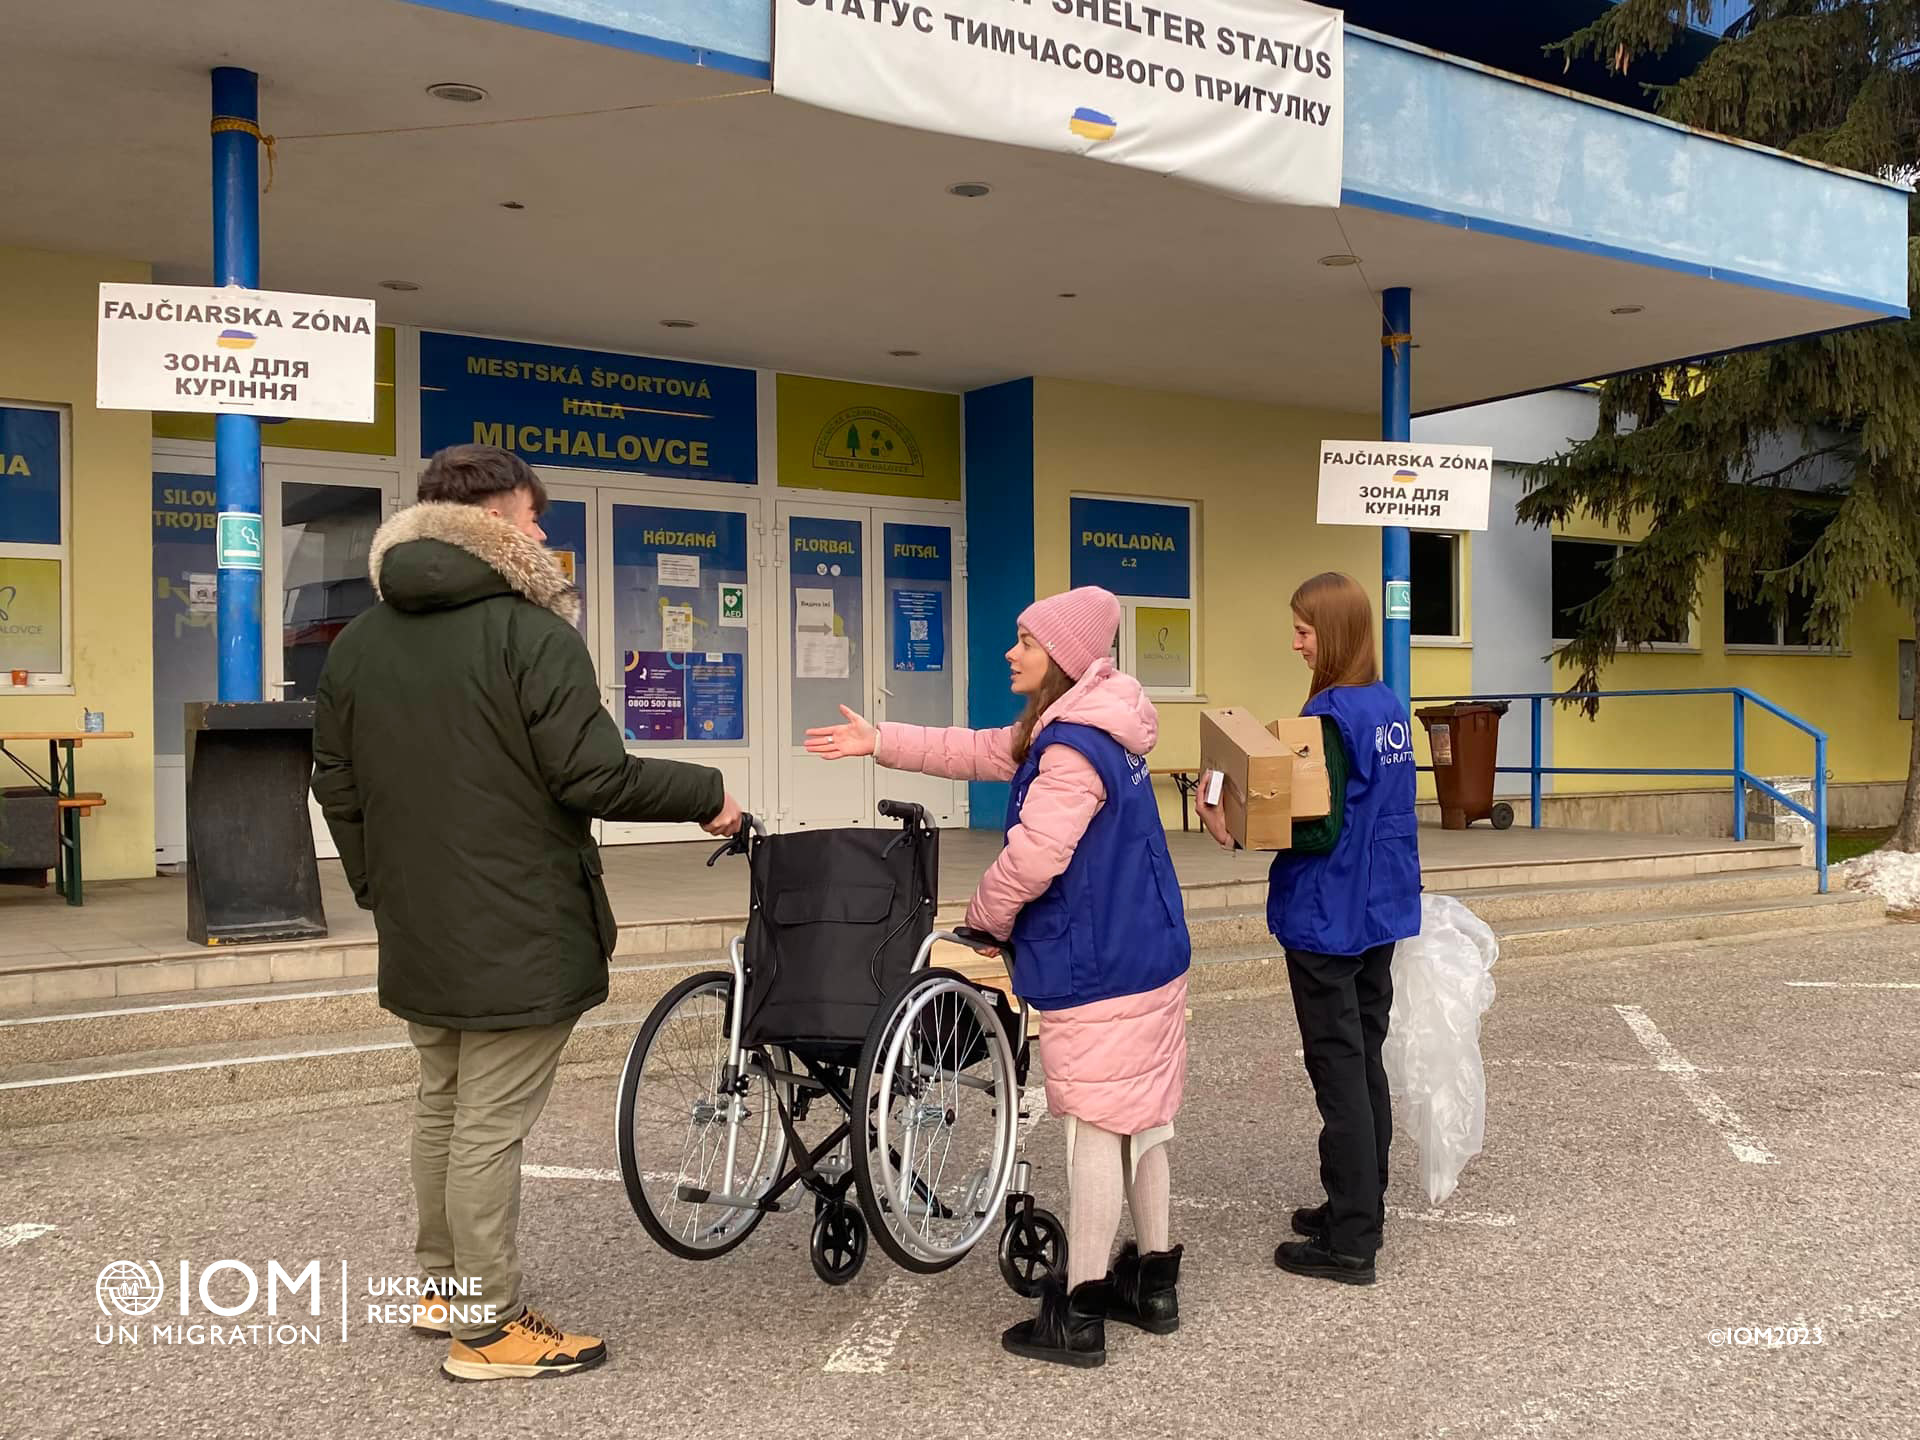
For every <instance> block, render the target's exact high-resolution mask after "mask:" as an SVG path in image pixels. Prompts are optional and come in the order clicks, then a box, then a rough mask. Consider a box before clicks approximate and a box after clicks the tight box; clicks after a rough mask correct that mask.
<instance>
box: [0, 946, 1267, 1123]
mask: <svg viewBox="0 0 1920 1440" xmlns="http://www.w3.org/2000/svg"><path fill="white" fill-rule="evenodd" d="M968 953H970V952H968ZM942 958H943V960H945V959H946V958H948V957H942ZM953 958H955V959H958V957H957V956H956V957H953ZM959 963H960V965H961V966H963V967H964V968H965V969H967V970H968V971H969V972H972V973H974V974H975V975H976V976H977V977H978V978H980V979H981V980H982V981H983V982H990V981H992V980H993V979H994V978H995V977H994V976H993V974H992V972H991V964H990V962H982V961H980V960H979V959H978V958H977V957H975V958H974V959H973V960H971V961H960V962H959ZM703 968H707V967H706V966H705V965H704V964H703V965H697V966H696V965H688V966H684V967H676V968H673V969H671V970H670V969H669V968H668V967H665V966H659V967H650V972H649V973H650V977H651V978H654V979H657V980H659V982H660V983H658V984H655V985H651V986H650V987H649V988H650V993H648V994H647V995H646V997H645V998H644V999H640V1000H633V999H618V1000H614V1001H610V1002H609V1003H608V1004H606V1005H603V1006H600V1007H599V1008H597V1009H595V1010H593V1011H590V1012H589V1013H588V1014H587V1015H586V1016H585V1017H583V1019H582V1020H581V1022H580V1024H579V1025H578V1027H577V1028H576V1029H575V1031H574V1033H573V1036H572V1038H571V1039H570V1040H569V1041H568V1042H567V1049H566V1051H565V1054H564V1056H563V1062H564V1063H566V1064H569V1065H582V1064H594V1063H599V1064H602V1065H606V1064H617V1063H618V1062H619V1061H620V1060H622V1059H623V1058H624V1057H625V1055H626V1052H627V1049H628V1047H629V1046H631V1044H632V1043H633V1038H634V1036H635V1035H636V1034H637V1033H638V1031H639V1029H640V1026H641V1024H642V1023H644V1021H645V1020H646V1017H647V1015H648V1014H649V1013H650V1011H651V1010H652V1008H653V1005H654V1003H655V1001H656V1000H657V999H658V995H659V993H662V992H664V991H665V990H666V989H667V988H668V986H670V985H671V984H673V983H675V982H677V981H678V980H679V979H680V978H682V977H683V976H684V975H686V974H690V973H693V972H694V971H695V970H697V969H703ZM1002 973H1003V974H1004V972H1002ZM1284 973H1285V972H1284V968H1283V966H1282V962H1281V956H1280V952H1279V950H1278V949H1277V947H1275V946H1274V945H1273V944H1272V942H1271V941H1269V942H1268V943H1267V945H1266V946H1265V947H1264V948H1263V949H1257V950H1251V951H1233V950H1215V951H1212V952H1209V953H1207V954H1205V955H1203V956H1201V957H1199V958H1198V963H1196V965H1195V967H1194V969H1193V971H1192V972H1191V979H1190V983H1191V985H1192V987H1193V989H1194V990H1195V991H1196V992H1200V993H1206V992H1209V991H1212V992H1220V991H1230V990H1250V989H1259V988H1267V987H1270V986H1271V985H1273V984H1274V983H1276V981H1275V979H1274V977H1275V976H1278V975H1282V974H1284ZM350 1001H357V1002H359V1003H360V1004H361V1005H362V1007H363V1008H362V1009H361V1010H360V1011H358V1012H355V1013H357V1014H359V1016H360V1018H362V1019H365V1018H367V1017H368V1016H369V1015H371V1016H376V1017H378V1020H377V1021H376V1022H375V1023H370V1024H365V1025H361V1026H358V1027H356V1028H351V1029H336V1030H298V1031H287V1032H284V1033H278V1034H274V1035H268V1036H251V1037H247V1038H240V1039H235V1038H224V1039H203V1040H202V1041H201V1042H200V1043H182V1041H181V1037H182V1036H184V1035H187V1034H191V1033H192V1032H193V1030H194V1028H195V1027H197V1026H199V1025H201V1024H211V1025H214V1026H221V1025H225V1026H229V1027H230V1026H233V1025H235V1024H236V1023H239V1022H240V1021H241V1020H244V1019H245V1018H246V1017H247V1012H248V1011H249V1010H251V1011H252V1012H253V1015H254V1018H255V1019H257V1020H259V1021H260V1023H269V1024H271V1023H280V1022H281V1017H282V1016H283V1015H296V1016H305V1017H309V1018H311V1017H314V1016H316V1015H318V1014H322V1013H325V1012H324V1011H321V1010H317V1009H316V1008H314V1007H315V1006H316V1005H318V1004H320V1003H322V1002H332V1003H340V1004H345V1003H348V1002H350ZM209 1017H211V1018H209ZM262 1017H264V1018H262ZM109 1023H110V1025H113V1026H118V1027H120V1028H94V1027H99V1026H103V1024H109ZM168 1025H171V1026H172V1027H174V1028H173V1030H172V1031H171V1038H172V1040H173V1042H174V1043H171V1044H165V1045H151V1046H147V1047H144V1048H138V1049H127V1050H118V1051H112V1052H107V1051H101V1050H87V1051H85V1052H84V1053H80V1054H73V1055H60V1056H54V1055H51V1054H43V1055H42V1056H40V1057H39V1058H36V1059H33V1060H27V1059H25V1058H24V1057H23V1056H22V1055H21V1053H20V1051H19V1049H18V1048H17V1047H15V1046H14V1045H12V1044H11V1043H8V1044H6V1046H5V1049H4V1052H3V1053H5V1054H6V1055H7V1057H8V1059H9V1061H10V1062H11V1063H9V1064H7V1065H6V1066H4V1067H0V1132H5V1131H8V1130H20V1129H26V1128H29V1127H33V1126H41V1125H51V1124H60V1123H63V1122H71V1121H75V1120H81V1119H89V1120H97V1119H106V1118H112V1117H121V1116H130V1115H143V1114H152V1113H155V1112H157V1111H163V1110H179V1109H204V1108H207V1107H210V1106H215V1105H224V1104H230V1103H233V1102H236V1101H266V1100H278V1099H286V1098H296V1097H297V1098H308V1097H312V1096H316V1095H324V1094H336V1093H337V1094H340V1095H343V1096H346V1095H351V1094H353V1093H356V1092H362V1091H370V1090H376V1089H379V1088H381V1087H383V1086H393V1085H404V1084H407V1083H410V1082H411V1081H412V1080H414V1079H415V1078H416V1077H417V1075H418V1073H419V1071H418V1066H417V1063H416V1061H415V1060H414V1056H413V1047H412V1045H411V1044H410V1043H409V1042H408V1039H407V1032H406V1027H405V1026H404V1025H403V1024H401V1023H400V1022H399V1021H398V1020H396V1019H394V1018H393V1017H392V1016H390V1015H386V1014H385V1013H384V1012H382V1011H379V1010H378V1009H377V1008H373V1007H372V1005H371V992H370V991H365V990H354V991H338V992H333V993H332V994H331V995H318V994H313V993H308V994H304V995H283V996H262V997H257V998H255V999H253V1000H247V999H240V1000H237V1001H236V1000H233V999H223V1000H215V1001H206V1000H188V1001H182V1002H178V1003H176V1004H174V1005H172V1006H169V1007H160V1006H138V1007H129V1008H127V1009H125V1010H122V1011H118V1012H115V1011H102V1012H96V1013H94V1014H91V1015H67V1016H48V1017H40V1018H39V1019H38V1020H37V1021H35V1022H34V1023H33V1024H23V1023H21V1022H10V1026H11V1028H10V1029H8V1030H6V1031H0V1034H4V1035H6V1037H7V1040H8V1041H9V1042H10V1041H11V1040H13V1039H15V1038H18V1037H19V1036H21V1035H23V1034H27V1033H31V1032H32V1031H34V1030H36V1029H40V1030H44V1031H45V1033H47V1034H49V1035H59V1036H61V1037H62V1038H63V1039H64V1040H65V1041H66V1042H67V1044H69V1045H89V1044H91V1043H92V1042H94V1041H96V1040H99V1039H101V1038H103V1037H106V1036H112V1037H113V1038H114V1039H115V1040H116V1041H119V1042H122V1043H124V1041H125V1039H126V1038H127V1037H128V1036H129V1035H140V1034H148V1035H166V1034H168V1032H167V1031H166V1030H165V1029H164V1028H160V1027H165V1026H168ZM140 1026H146V1027H153V1028H149V1029H146V1030H141V1029H138V1028H133V1027H140ZM42 1048H43V1050H52V1049H54V1048H57V1047H55V1046H52V1045H44V1046H43V1047H42Z"/></svg>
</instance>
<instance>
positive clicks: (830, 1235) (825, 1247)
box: [807, 1205, 867, 1285]
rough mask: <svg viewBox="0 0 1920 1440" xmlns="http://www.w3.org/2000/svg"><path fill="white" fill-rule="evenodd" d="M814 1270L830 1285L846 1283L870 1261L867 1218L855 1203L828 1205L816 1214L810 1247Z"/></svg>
mask: <svg viewBox="0 0 1920 1440" xmlns="http://www.w3.org/2000/svg"><path fill="white" fill-rule="evenodd" d="M807 1256H808V1258H809V1259H811V1260H812V1261H813V1273H814V1274H816V1275H818V1276H819V1277H820V1278H821V1279H822V1280H824V1281H826V1282H827V1284H829V1285H844V1284H846V1283H847V1282H848V1281H849V1280H851V1279H853V1277H854V1276H856V1275H858V1274H859V1273H860V1267H861V1266H862V1265H864V1264H866V1263H867V1222H866V1220H865V1219H864V1218H863V1217H862V1216H861V1214H860V1212H859V1211H858V1210H857V1209H855V1208H854V1207H853V1206H851V1205H827V1206H824V1207H823V1208H822V1209H821V1211H820V1213H819V1214H818V1215H816V1216H814V1218H813V1243H812V1244H811V1245H809V1246H808V1247H807Z"/></svg>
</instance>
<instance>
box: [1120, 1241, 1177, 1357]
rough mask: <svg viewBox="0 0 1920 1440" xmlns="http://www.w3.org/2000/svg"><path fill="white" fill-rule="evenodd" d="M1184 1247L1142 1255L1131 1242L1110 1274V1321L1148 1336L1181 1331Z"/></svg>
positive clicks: (1137, 1247)
mask: <svg viewBox="0 0 1920 1440" xmlns="http://www.w3.org/2000/svg"><path fill="white" fill-rule="evenodd" d="M1185 1248H1186V1247H1185V1246H1183V1245H1176V1246H1174V1247H1173V1249H1171V1250H1156V1251H1154V1252H1153V1253H1152V1254H1149V1255H1142V1254H1141V1253H1140V1247H1139V1246H1137V1245H1135V1244H1134V1243H1133V1242H1132V1241H1131V1240H1129V1241H1128V1242H1127V1246H1126V1248H1125V1249H1124V1250H1122V1251H1121V1252H1120V1258H1119V1259H1117V1260H1115V1261H1114V1262H1113V1269H1112V1270H1110V1271H1109V1272H1108V1273H1107V1286H1108V1288H1109V1290H1110V1291H1111V1298H1110V1299H1109V1301H1108V1303H1107V1318H1108V1319H1109V1320H1118V1321H1119V1322H1120V1323H1121V1324H1122V1325H1132V1326H1134V1327H1136V1328H1137V1329H1141V1330H1144V1331H1146V1332H1147V1333H1148V1334H1149V1335H1171V1334H1172V1333H1173V1332H1174V1331H1176V1330H1178V1329H1179V1328H1180V1295H1179V1292H1178V1291H1177V1290H1176V1289H1175V1288H1174V1287H1175V1286H1177V1285H1178V1284H1179V1283H1180V1256H1181V1254H1182V1252H1183V1251H1184V1250H1185Z"/></svg>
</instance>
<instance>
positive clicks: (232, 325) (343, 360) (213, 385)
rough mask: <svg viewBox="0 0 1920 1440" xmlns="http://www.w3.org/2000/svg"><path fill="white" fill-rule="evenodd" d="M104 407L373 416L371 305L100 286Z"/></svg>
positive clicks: (283, 295)
mask: <svg viewBox="0 0 1920 1440" xmlns="http://www.w3.org/2000/svg"><path fill="white" fill-rule="evenodd" d="M99 321H100V349H99V362H98V367H99V368H98V372H97V381H98V386H97V388H98V397H97V399H98V404H99V406H100V408H101V409H103V410H159V411H174V412H180V411H191V412H197V413H200V414H213V415H222V414H224V415H264V416H270V417H272V418H274V419H276V420H348V421H359V422H361V423H367V422H370V421H372V419H373V367H374V322H373V302H372V301H371V300H354V299H348V298H345V297H341V296H336V295H294V294H289V293H287V292H285V291H274V290H243V289H241V288H240V287H238V286H227V287H224V288H221V289H199V288H196V287H191V286H185V285H102V286H101V287H100V312H99Z"/></svg>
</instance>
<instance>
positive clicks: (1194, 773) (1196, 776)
mask: <svg viewBox="0 0 1920 1440" xmlns="http://www.w3.org/2000/svg"><path fill="white" fill-rule="evenodd" d="M1147 773H1148V774H1149V775H1165V776H1167V777H1168V778H1170V779H1171V780H1172V781H1173V788H1174V789H1176V790H1178V791H1179V792H1180V833H1181V834H1182V835H1184V834H1186V833H1187V830H1188V829H1189V828H1190V827H1189V825H1188V823H1187V820H1188V817H1187V801H1188V800H1190V799H1191V798H1192V797H1193V792H1194V791H1196V790H1198V789H1199V788H1200V772H1199V771H1198V770H1195V769H1191V768H1188V767H1184V766H1175V767H1173V768H1171V769H1167V770H1149V771H1148V772H1147Z"/></svg>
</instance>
